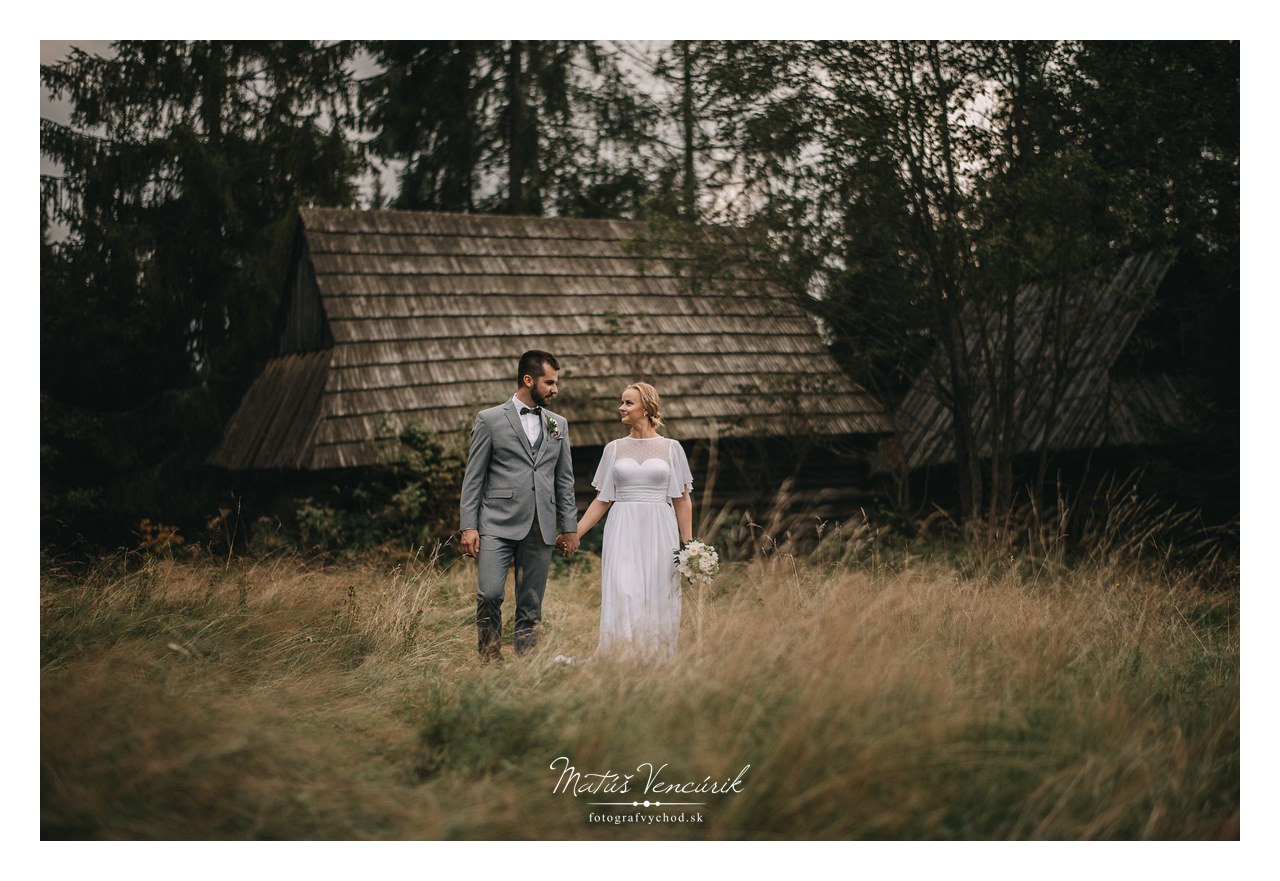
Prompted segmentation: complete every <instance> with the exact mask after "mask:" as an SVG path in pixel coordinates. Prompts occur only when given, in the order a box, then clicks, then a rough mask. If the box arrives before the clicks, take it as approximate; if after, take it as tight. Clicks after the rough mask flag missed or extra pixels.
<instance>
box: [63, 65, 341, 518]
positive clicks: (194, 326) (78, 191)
mask: <svg viewBox="0 0 1280 881" xmlns="http://www.w3.org/2000/svg"><path fill="white" fill-rule="evenodd" d="M350 57H351V47H350V46H349V45H346V44H334V45H321V44H316V43H304V42H248V43H244V42H220V41H199V42H158V41H142V42H120V43H116V44H114V47H113V53H112V54H111V55H110V56H109V57H99V56H93V55H89V54H87V53H84V52H81V51H78V50H77V51H73V52H72V54H71V55H70V57H69V58H67V59H66V60H65V61H63V62H60V63H58V64H53V65H46V66H42V68H41V78H42V81H43V83H44V85H45V87H46V88H47V89H48V90H49V91H50V92H51V93H52V94H53V95H54V96H55V97H65V98H67V99H69V100H70V102H71V105H72V116H71V122H70V125H69V126H60V125H56V124H54V123H51V122H49V121H45V120H42V122H41V150H42V152H43V153H44V154H45V155H47V156H49V157H50V158H51V159H53V160H55V161H56V162H57V163H58V164H59V165H60V166H61V168H62V175H61V178H60V179H59V180H49V181H45V186H44V193H45V198H44V200H43V204H42V223H46V224H48V223H49V222H51V221H52V222H56V223H57V224H59V225H61V226H63V227H65V228H66V229H67V230H68V235H67V237H66V238H65V239H64V240H62V241H59V242H57V243H52V244H49V245H48V246H47V247H46V248H44V250H43V252H42V254H43V260H42V284H41V343H42V346H41V391H42V402H43V404H42V423H43V428H44V429H45V432H44V433H43V436H42V452H47V453H48V456H46V457H45V459H44V460H45V461H46V462H47V463H48V464H49V470H48V471H46V473H44V474H43V475H42V476H43V478H44V481H43V482H42V485H44V486H45V488H47V489H48V490H49V492H48V493H47V502H48V504H47V505H46V513H50V514H52V515H54V516H57V517H60V518H62V519H63V520H74V519H75V511H74V510H72V509H73V508H74V507H75V500H76V499H85V498H90V497H92V498H94V499H97V500H98V501H97V502H95V506H96V509H97V510H98V511H99V512H101V513H102V514H103V516H119V515H120V514H121V513H122V509H124V508H131V509H133V510H132V511H131V512H125V513H128V515H129V516H132V515H133V514H136V513H137V511H138V510H141V509H143V508H146V507H148V506H159V505H161V504H163V502H162V501H161V500H160V496H159V490H158V488H157V489H152V490H147V489H143V488H142V487H143V485H144V484H145V483H146V481H147V480H148V477H147V475H153V476H154V475H155V474H157V473H159V472H160V471H164V472H165V473H169V474H175V473H187V472H188V471H189V469H190V467H191V466H193V465H194V464H195V463H197V462H198V461H199V460H200V458H201V457H202V455H203V453H204V452H205V451H206V450H207V449H208V447H209V446H211V445H212V444H213V443H214V442H216V440H217V435H218V431H220V429H221V426H222V424H223V421H224V420H225V418H226V416H227V415H228V414H229V413H230V410H231V408H232V407H233V406H234V404H235V402H236V400H237V399H238V396H239V394H240V393H241V392H242V391H243V389H244V388H245V387H246V386H247V384H248V382H249V381H250V379H251V378H252V377H253V375H254V374H255V373H256V370H257V368H258V367H259V366H260V364H261V363H262V361H263V360H264V359H265V358H266V356H267V355H269V354H270V352H269V348H270V345H271V342H272V340H273V339H274V333H275V319H276V316H277V308H278V303H279V299H280V295H281V290H282V287H283V272H284V267H285V264H286V253H287V249H288V248H289V246H290V243H291V237H292V234H293V224H294V217H295V212H296V207H297V206H298V205H299V204H307V203H319V204H327V205H341V204H349V203H351V202H352V201H353V199H354V188H353V186H352V183H351V181H352V179H353V177H354V175H355V173H356V171H357V170H358V163H357V160H356V157H355V154H354V152H353V150H352V147H351V146H350V145H349V144H348V142H347V140H346V137H345V134H344V131H343V126H344V124H345V123H346V122H347V121H348V120H349V117H350V111H351V108H350V97H351V96H350V92H351V82H350V73H349V70H348V66H347V62H348V60H349V59H350ZM77 445H79V446H87V447H89V448H91V450H92V451H93V455H89V456H82V457H78V458H77V457H75V456H70V455H64V454H63V453H65V451H68V450H71V449H73V448H78V447H77ZM60 451H62V452H60ZM77 463H79V465H80V466H81V467H79V468H78V470H77V467H76V466H77ZM175 469H176V471H175ZM108 486H109V488H108ZM130 487H132V488H130ZM151 513H154V510H153V511H152V512H151Z"/></svg>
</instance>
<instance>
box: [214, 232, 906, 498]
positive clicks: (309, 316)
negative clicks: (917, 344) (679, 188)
mask: <svg viewBox="0 0 1280 881" xmlns="http://www.w3.org/2000/svg"><path fill="white" fill-rule="evenodd" d="M300 221H301V222H300V226H299V233H298V237H297V243H296V246H295V249H294V257H293V259H292V265H291V269H290V273H289V282H288V296H287V303H286V305H285V313H286V317H285V320H284V326H283V331H282V334H281V337H280V343H279V349H278V352H277V354H276V355H275V357H273V358H272V359H271V360H270V362H269V363H268V364H267V365H266V367H265V369H264V370H263V372H262V374H261V376H259V377H258V378H257V380H256V381H255V382H254V383H253V385H252V386H251V387H250V389H249V390H248V392H247V393H246V394H245V396H244V399H243V401H242V403H241V404H240V407H239V409H238V411H237V412H236V413H235V414H234V416H233V417H232V419H231V420H230V422H229V423H228V425H227V426H226V429H225V432H224V436H223V438H222V441H221V443H220V445H219V446H218V447H217V449H216V450H215V451H214V452H213V454H212V455H211V457H210V462H211V463H212V464H215V465H218V466H222V467H224V468H228V469H234V470H239V471H253V470H277V471H278V470H292V471H321V470H327V469H340V468H351V467H361V466H370V465H377V464H379V463H380V462H382V461H383V460H384V457H385V456H386V455H387V445H386V444H380V443H378V442H377V438H378V437H379V436H385V435H386V433H387V430H388V426H391V427H399V426H403V425H406V424H408V423H412V422H416V423H418V424H420V425H421V426H423V427H424V428H426V429H427V430H428V431H431V432H437V433H449V432H467V431H469V429H470V426H471V422H472V419H473V417H474V414H475V412H476V411H477V410H479V409H481V408H483V407H487V406H492V405H494V404H498V403H501V402H502V401H504V400H506V399H507V398H508V397H510V395H511V394H512V392H513V391H514V389H515V369H516V362H517V360H518V359H519V356H520V354H521V353H522V352H523V351H525V350H527V349H531V348H539V349H546V350H548V351H551V352H553V353H554V354H555V355H556V356H557V357H558V358H559V360H560V363H561V394H560V395H559V396H558V397H557V398H556V400H555V402H554V403H553V404H552V407H553V408H555V409H556V410H559V411H561V412H563V413H564V414H565V416H566V417H567V418H568V419H569V422H570V427H571V441H572V443H573V447H574V451H575V460H576V471H577V474H578V479H579V482H580V485H584V484H585V483H586V481H589V479H590V476H591V474H592V472H593V470H594V467H595V464H596V462H597V461H598V456H599V452H600V448H601V447H602V445H603V444H605V443H606V442H608V441H609V440H611V439H613V438H615V437H618V436H620V435H621V434H622V431H621V428H620V426H619V424H618V419H617V412H616V407H617V399H618V395H619V394H620V392H621V390H622V388H623V387H624V386H625V385H626V384H628V383H629V382H632V381H634V380H647V381H651V382H653V383H654V385H656V386H657V387H658V390H659V392H660V394H661V395H662V401H663V411H664V416H665V417H666V421H667V428H666V429H665V433H667V434H668V435H670V436H671V437H675V438H678V439H679V440H681V441H682V442H684V444H685V447H686V450H688V451H689V453H690V455H691V459H692V460H693V461H694V464H695V473H696V472H697V468H698V464H699V462H700V461H701V462H704V463H705V458H706V457H705V455H704V456H703V457H702V458H701V459H699V456H698V455H697V453H698V450H704V451H705V449H706V448H707V446H708V444H709V442H710V440H711V439H712V438H716V439H718V440H717V444H723V443H732V442H733V441H734V439H740V440H741V441H743V442H746V441H748V440H752V441H758V440H761V439H769V438H774V439H779V440H782V439H788V438H792V439H794V438H801V439H803V440H806V441H813V440H815V439H817V440H822V439H832V440H836V441H845V442H847V441H851V440H852V441H854V442H855V444H856V442H858V440H859V439H872V438H875V437H877V436H880V435H883V434H884V433H886V432H887V431H889V429H890V426H889V422H888V419H887V416H886V414H885V412H884V410H883V408H882V407H881V406H880V405H879V404H878V403H877V402H876V401H875V400H873V399H872V398H871V397H870V396H869V395H868V394H867V393H866V392H865V391H864V390H863V389H861V388H859V387H858V386H857V385H855V384H854V383H852V382H851V381H850V380H849V379H848V378H847V377H845V376H844V375H843V374H842V373H841V371H840V370H839V368H838V367H837V366H836V364H835V363H834V361H833V360H832V358H831V357H830V356H829V354H828V352H827V349H826V347H825V346H824V344H823V342H822V340H821V338H820V337H819V335H818V332H817V330H816V327H815V325H814V322H813V321H812V319H811V318H810V317H809V315H807V314H806V313H805V312H804V311H803V310H802V309H801V308H800V307H799V306H798V305H797V304H796V303H795V302H794V300H793V299H791V298H790V297H789V296H788V295H787V294H786V293H785V292H784V291H782V290H781V289H779V288H778V287H777V286H776V285H774V284H771V283H770V282H769V281H767V279H766V278H765V275H764V273H763V272H762V271H760V269H759V268H758V267H754V266H753V265H752V263H751V261H750V259H749V257H750V251H749V249H747V248H746V247H745V241H744V240H742V239H741V238H737V236H738V234H737V233H735V232H729V231H723V230H721V231H715V232H711V231H708V232H707V236H708V241H712V240H714V241H716V242H719V243H720V245H721V246H722V247H721V248H720V250H719V253H720V254H721V255H722V256H723V254H724V253H726V252H725V250H724V249H725V247H727V248H728V252H727V253H728V254H729V255H730V259H729V260H728V261H727V263H726V262H724V261H723V260H722V261H721V265H720V268H718V269H715V270H709V269H707V268H706V264H705V262H703V261H700V260H698V259H695V258H694V257H693V256H691V254H690V252H689V249H688V248H687V247H683V246H681V247H676V246H672V245H670V244H667V245H662V244H659V243H657V242H656V240H655V239H654V236H653V235H652V233H651V231H650V228H649V227H648V226H647V225H645V224H641V223H635V222H623V221H614V220H577V219H561V218H535V217H508V216H494V215H462V214H440V213H427V212H401V211H360V210H346V209H306V210H303V211H302V212H301V218H300ZM735 243H736V244H735ZM735 254H736V255H738V256H740V257H741V258H742V259H741V260H736V259H734V255H735ZM773 464H776V463H773ZM811 471H812V472H813V474H814V476H813V478H812V480H813V482H814V483H815V485H816V484H823V483H838V482H840V479H841V478H840V477H839V475H838V474H833V473H832V471H831V466H830V465H829V464H823V463H822V462H817V463H816V464H815V465H814V467H813V469H811ZM589 499H590V496H589V495H586V496H582V495H581V494H580V502H581V503H582V504H585V503H586V501H589Z"/></svg>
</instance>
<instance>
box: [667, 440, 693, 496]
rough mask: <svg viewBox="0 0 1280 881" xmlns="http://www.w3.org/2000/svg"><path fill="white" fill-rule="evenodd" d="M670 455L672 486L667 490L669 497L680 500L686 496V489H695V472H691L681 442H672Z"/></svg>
mask: <svg viewBox="0 0 1280 881" xmlns="http://www.w3.org/2000/svg"><path fill="white" fill-rule="evenodd" d="M668 455H669V459H668V462H669V464H670V465H671V485H670V486H669V487H668V488H667V495H669V496H671V498H673V499H678V498H680V496H682V495H684V491H685V490H686V489H687V490H692V489H693V472H691V471H690V470H689V460H688V458H687V457H686V456H685V454H684V447H682V446H680V442H679V441H677V440H672V441H671V450H670V451H669V454H668Z"/></svg>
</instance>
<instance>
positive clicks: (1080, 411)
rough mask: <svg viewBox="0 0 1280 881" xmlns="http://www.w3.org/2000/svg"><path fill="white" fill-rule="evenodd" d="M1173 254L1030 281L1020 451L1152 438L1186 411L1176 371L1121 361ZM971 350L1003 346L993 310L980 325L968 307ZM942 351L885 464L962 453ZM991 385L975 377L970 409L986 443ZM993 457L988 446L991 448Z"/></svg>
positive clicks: (1019, 350)
mask: <svg viewBox="0 0 1280 881" xmlns="http://www.w3.org/2000/svg"><path fill="white" fill-rule="evenodd" d="M1172 263H1173V256H1172V255H1170V254H1162V253H1147V254H1142V255H1137V256H1133V257H1130V258H1128V259H1126V260H1124V261H1123V262H1122V263H1121V264H1120V265H1119V267H1118V268H1114V269H1112V270H1109V271H1105V272H1098V273H1096V274H1094V275H1092V276H1090V277H1088V278H1084V279H1081V280H1080V281H1079V282H1078V283H1076V284H1073V285H1070V286H1067V287H1056V288H1055V287H1052V286H1049V285H1038V284H1032V285H1027V286H1025V287H1024V288H1022V289H1021V290H1020V291H1019V292H1018V295H1017V300H1016V304H1015V310H1016V315H1017V320H1016V333H1017V338H1016V341H1015V355H1014V358H1015V361H1016V369H1015V371H1016V377H1017V378H1016V388H1015V389H1014V392H1015V395H1016V410H1015V413H1016V423H1017V424H1016V427H1015V430H1017V431H1018V432H1019V434H1018V443H1017V451H1018V453H1019V454H1038V453H1040V452H1041V451H1042V450H1045V449H1047V450H1052V451H1068V450H1094V449H1099V448H1105V447H1122V446H1132V445H1138V444H1146V443H1151V442H1153V441H1155V440H1158V438H1159V437H1160V435H1161V433H1162V432H1163V431H1165V430H1167V429H1168V428H1169V427H1171V426H1173V425H1176V424H1177V423H1178V422H1179V420H1180V419H1181V412H1182V406H1181V403H1180V401H1179V398H1178V393H1177V388H1176V386H1175V384H1174V382H1173V380H1172V379H1171V378H1170V377H1169V376H1168V375H1165V374H1157V373H1138V372H1134V373H1126V372H1124V371H1123V370H1120V369H1119V368H1118V365H1119V364H1120V362H1121V356H1122V354H1123V353H1124V351H1125V348H1126V346H1128V345H1129V342H1130V339H1131V337H1132V336H1133V333H1134V330H1135V328H1136V327H1137V326H1138V322H1139V319H1140V318H1141V317H1142V315H1143V313H1144V311H1145V310H1146V307H1147V306H1148V305H1149V303H1150V301H1151V298H1152V297H1153V296H1154V294H1155V291H1156V288H1157V287H1158V286H1159V285H1160V282H1161V281H1162V280H1163V279H1164V277H1165V274H1166V273H1167V272H1168V270H1169V268H1170V266H1171V264H1172ZM964 319H965V320H964V324H965V326H966V334H967V336H966V341H965V343H966V349H967V353H968V357H969V358H970V360H971V361H972V362H973V363H975V364H980V363H982V361H981V358H982V355H981V354H980V352H981V351H983V350H986V351H992V352H998V351H1000V347H1001V345H1002V343H1003V339H1004V336H1003V331H1002V330H1000V329H999V326H998V324H997V322H996V320H995V318H994V317H993V318H991V319H989V320H988V321H987V323H986V324H985V326H984V325H981V324H980V323H979V322H978V320H977V319H976V317H975V316H974V315H972V314H971V313H966V315H965V316H964ZM947 397H948V395H947V388H946V371H945V370H944V369H943V363H942V354H941V352H939V353H937V354H936V356H935V358H934V359H933V362H932V363H931V364H930V365H928V366H927V367H926V368H925V369H924V370H922V371H921V373H920V375H919V377H918V378H917V379H916V381H915V382H914V383H913V385H912V387H911V388H910V390H909V391H908V392H907V394H906V396H905V397H904V398H903V400H902V403H901V404H900V405H899V407H898V409H897V412H896V413H895V416H894V419H895V423H896V427H897V434H896V435H895V436H894V437H893V438H892V439H890V440H887V441H885V442H884V443H883V446H882V456H881V461H882V462H884V463H886V466H889V467H893V466H896V467H897V468H905V469H906V470H913V469H919V468H926V467H928V466H932V465H939V464H943V463H950V462H954V461H955V460H956V447H955V436H954V431H953V427H952V426H953V418H952V414H951V410H950V409H949V408H948V406H946V404H945V403H944V401H946V400H947ZM990 400H991V398H990V392H989V388H987V387H985V386H984V385H983V384H982V383H979V386H978V389H977V395H976V400H975V403H974V410H973V412H974V413H975V414H976V419H975V427H976V434H977V437H978V439H979V443H980V444H985V446H986V449H988V450H989V449H990V437H991V431H992V425H991V418H990V417H991V412H990ZM987 455H988V456H989V453H988V454H987Z"/></svg>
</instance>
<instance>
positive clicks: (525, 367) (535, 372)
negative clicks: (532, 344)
mask: <svg viewBox="0 0 1280 881" xmlns="http://www.w3.org/2000/svg"><path fill="white" fill-rule="evenodd" d="M547 364H550V365H551V369H552V370H559V369H560V362H559V361H557V360H556V356H555V355H553V354H551V353H550V352H544V351H542V350H541V349H530V350H529V351H527V352H525V353H524V354H523V355H521V356H520V366H519V367H518V368H517V369H516V385H524V378H525V377H526V376H532V377H533V378H534V379H537V378H538V377H540V376H542V374H543V373H545V372H546V366H545V365H547Z"/></svg>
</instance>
